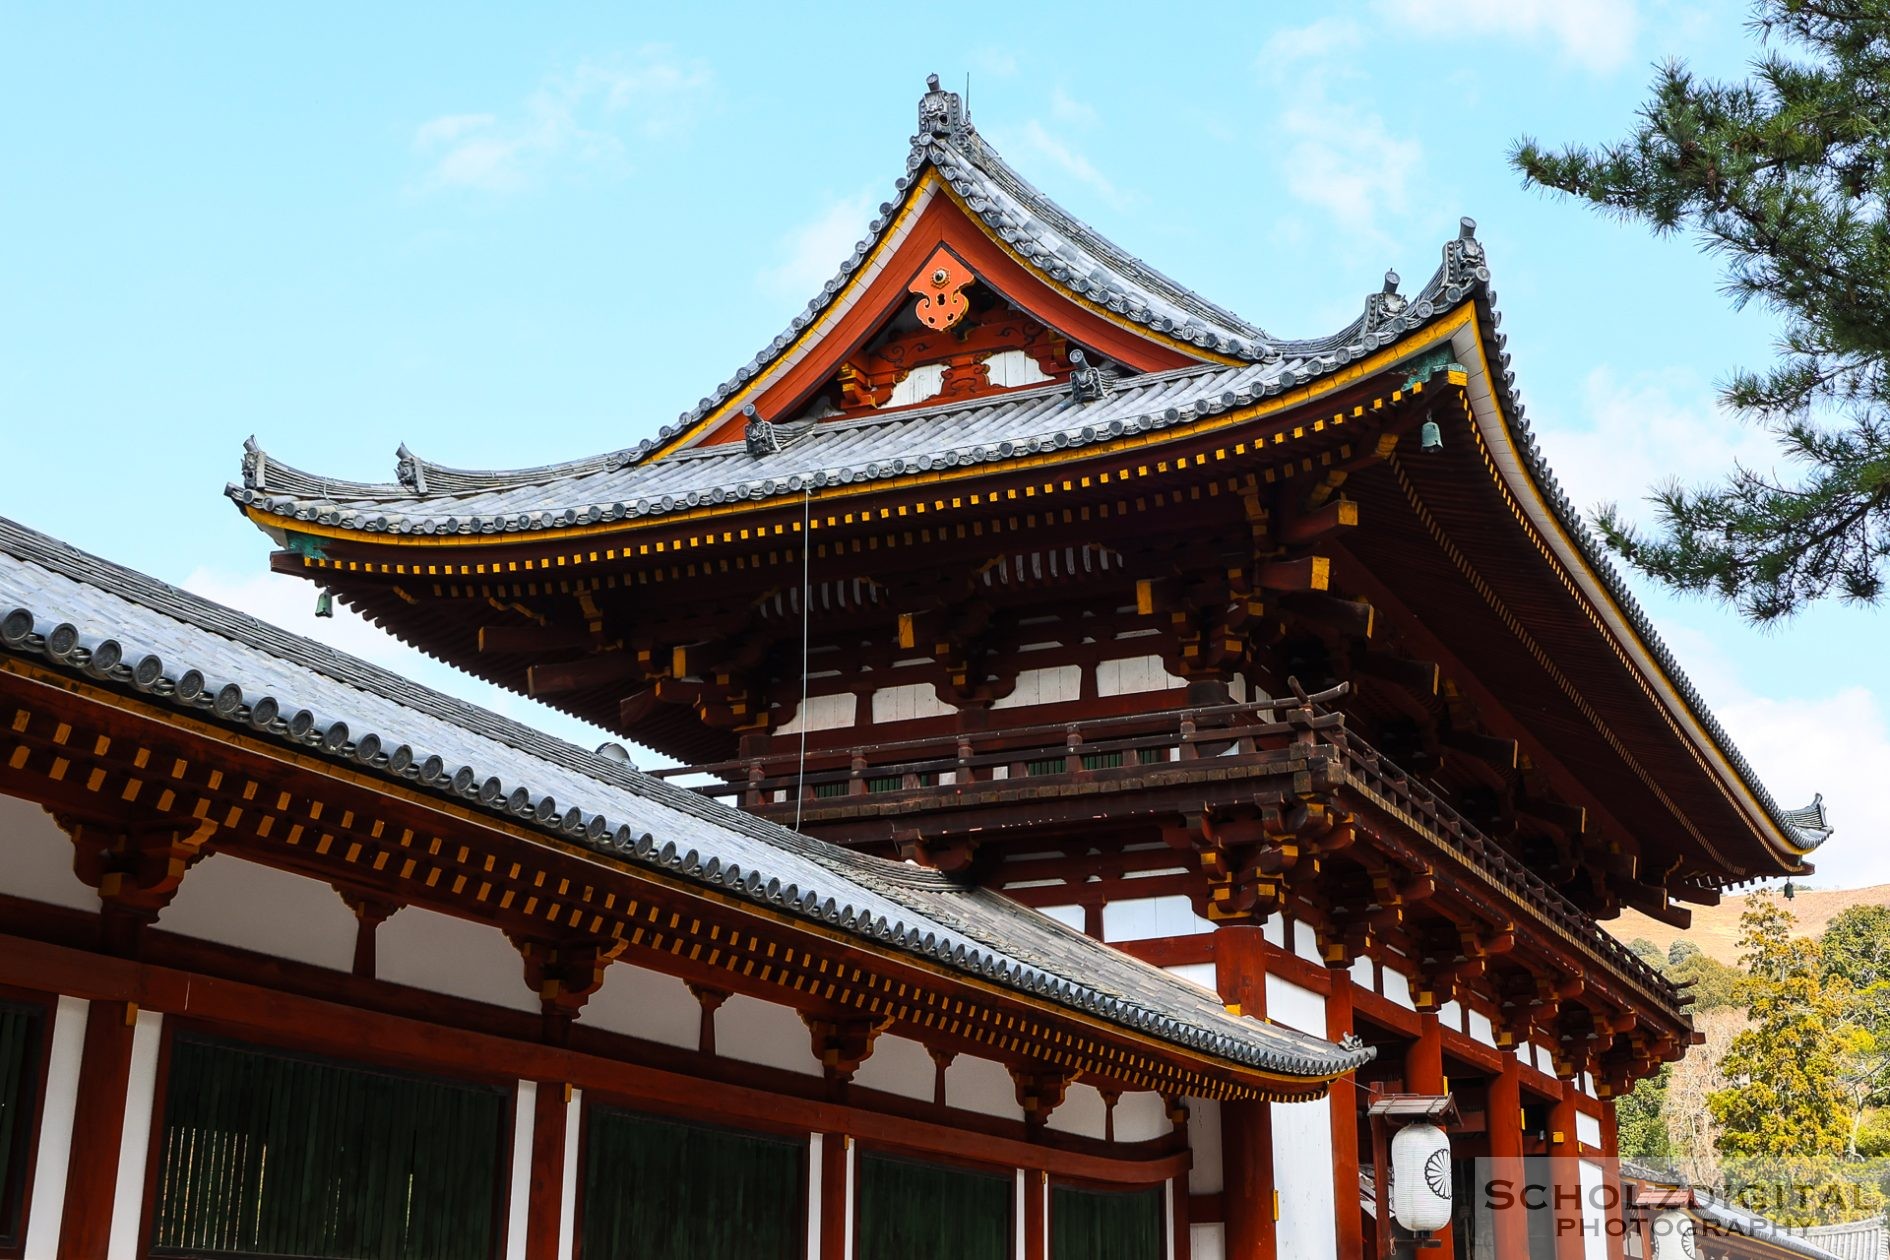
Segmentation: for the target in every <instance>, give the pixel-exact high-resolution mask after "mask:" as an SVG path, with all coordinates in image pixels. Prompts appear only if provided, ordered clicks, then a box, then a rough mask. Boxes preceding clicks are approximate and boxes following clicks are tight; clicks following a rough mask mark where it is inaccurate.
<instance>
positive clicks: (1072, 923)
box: [1037, 906, 1088, 932]
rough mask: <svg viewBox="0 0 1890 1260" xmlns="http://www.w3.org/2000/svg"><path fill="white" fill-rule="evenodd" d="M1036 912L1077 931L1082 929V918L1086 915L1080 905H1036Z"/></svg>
mask: <svg viewBox="0 0 1890 1260" xmlns="http://www.w3.org/2000/svg"><path fill="white" fill-rule="evenodd" d="M1037 913H1038V914H1041V915H1043V916H1044V917H1046V918H1050V919H1055V920H1056V921H1057V922H1058V923H1061V924H1062V925H1063V926H1064V927H1068V928H1075V929H1076V930H1077V931H1079V932H1080V931H1082V930H1083V920H1084V919H1085V918H1087V917H1088V916H1087V913H1086V912H1085V911H1084V909H1083V907H1081V906H1038V907H1037Z"/></svg>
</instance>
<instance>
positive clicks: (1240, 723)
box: [652, 684, 1681, 1008]
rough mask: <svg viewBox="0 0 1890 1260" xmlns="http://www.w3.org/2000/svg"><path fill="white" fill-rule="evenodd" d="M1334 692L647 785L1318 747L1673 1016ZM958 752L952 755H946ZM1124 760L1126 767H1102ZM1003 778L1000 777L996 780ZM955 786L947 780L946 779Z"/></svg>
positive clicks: (924, 772)
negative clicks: (1380, 743)
mask: <svg viewBox="0 0 1890 1260" xmlns="http://www.w3.org/2000/svg"><path fill="white" fill-rule="evenodd" d="M1345 691H1346V686H1345V684H1340V685H1339V686H1338V687H1335V688H1332V689H1331V690H1329V691H1323V692H1318V693H1315V694H1307V693H1304V692H1296V694H1294V695H1290V696H1286V697H1282V698H1278V699H1270V700H1257V701H1253V702H1251V703H1246V704H1220V705H1207V706H1200V707H1195V708H1185V709H1168V710H1163V711H1160V712H1155V713H1137V714H1127V715H1122V716H1117V717H1104V718H1090V719H1086V720H1083V721H1079V722H1068V723H1054V724H1044V725H1037V726H1026V727H1008V728H1000V729H996V730H989V731H965V732H961V733H959V734H957V735H956V736H954V737H951V739H950V740H941V739H938V738H933V739H923V740H904V741H894V742H888V743H881V744H862V745H858V746H855V747H851V748H844V749H825V750H821V751H819V752H817V753H813V752H810V753H809V755H808V762H809V764H808V766H807V767H806V768H803V767H802V764H801V760H800V757H799V755H798V754H797V753H780V754H773V755H770V756H766V757H750V758H744V759H740V760H735V761H723V762H716V763H714V764H711V765H700V766H679V767H675V768H672V769H666V770H657V771H653V772H652V773H654V774H656V775H658V776H660V777H665V778H675V777H680V776H685V775H688V776H697V775H708V776H713V777H715V778H717V779H719V780H720V781H719V782H713V783H706V784H698V785H694V786H693V788H692V790H693V791H696V792H699V793H701V794H703V795H705V796H712V797H739V798H740V799H741V801H742V804H743V805H744V806H745V807H746V808H748V809H751V810H755V811H757V812H760V813H764V814H766V813H770V812H774V811H778V810H787V809H789V808H790V807H792V806H793V805H794V803H795V801H796V797H797V796H798V797H799V798H800V800H801V803H802V804H803V805H805V804H812V803H813V802H815V801H828V802H837V798H841V797H846V798H855V797H863V796H875V795H880V794H889V793H894V792H907V791H921V790H932V789H935V788H937V787H939V786H943V785H946V784H952V785H967V784H975V783H983V782H991V781H994V780H1006V779H1011V780H1015V779H1036V778H1044V779H1045V780H1046V782H1050V781H1054V780H1055V779H1058V778H1063V777H1065V776H1093V775H1094V774H1095V772H1096V771H1097V770H1098V769H1106V768H1114V766H1115V765H1117V764H1119V765H1122V766H1125V767H1126V766H1135V765H1139V766H1143V767H1155V766H1171V767H1172V766H1178V765H1179V764H1180V763H1186V762H1189V761H1194V760H1197V759H1203V758H1208V757H1214V758H1226V757H1242V758H1249V759H1252V758H1258V759H1260V760H1262V761H1265V760H1268V759H1270V758H1271V757H1273V756H1276V755H1280V754H1283V753H1289V752H1291V751H1292V750H1294V749H1296V748H1301V747H1314V746H1323V747H1325V748H1327V749H1330V750H1331V752H1332V754H1333V755H1334V756H1336V757H1337V758H1339V759H1340V760H1341V761H1342V763H1343V764H1344V767H1345V770H1346V773H1347V774H1348V776H1350V777H1351V778H1352V779H1353V780H1354V781H1356V782H1357V783H1359V784H1360V785H1361V786H1362V787H1364V788H1366V789H1368V790H1369V791H1371V792H1373V793H1374V794H1376V795H1377V796H1379V797H1380V798H1381V799H1383V800H1385V801H1387V802H1388V803H1390V804H1392V805H1393V806H1395V807H1396V808H1397V809H1398V810H1400V811H1401V812H1403V813H1404V814H1406V815H1408V816H1410V817H1411V818H1413V819H1415V820H1417V821H1418V822H1419V824H1420V825H1422V826H1423V827H1424V828H1426V829H1428V830H1430V831H1432V832H1433V833H1434V834H1435V835H1436V836H1437V837H1438V838H1439V839H1441V840H1443V841H1445V842H1447V843H1448V844H1449V845H1450V846H1451V847H1453V848H1455V849H1457V850H1458V851H1460V852H1461V853H1463V854H1465V855H1466V856H1467V857H1468V858H1469V859H1471V860H1472V861H1473V862H1474V863H1475V865H1476V866H1478V868H1479V869H1481V870H1482V871H1483V872H1484V873H1485V874H1486V875H1488V876H1489V877H1490V878H1491V879H1492V880H1493V881H1494V882H1495V883H1497V884H1498V885H1500V886H1501V887H1502V888H1503V889H1504V890H1506V891H1507V892H1508V893H1509V894H1510V895H1511V896H1512V897H1514V898H1516V899H1517V900H1518V901H1520V902H1522V903H1524V904H1526V905H1528V906H1530V907H1532V908H1534V909H1535V910H1536V911H1537V912H1538V913H1539V914H1540V915H1541V916H1542V917H1544V918H1545V919H1547V920H1548V921H1550V922H1551V923H1553V924H1555V925H1556V926H1557V927H1559V928H1561V929H1562V930H1563V932H1565V933H1566V934H1567V936H1568V937H1569V939H1570V941H1571V942H1572V943H1574V944H1576V945H1577V946H1579V947H1581V948H1583V949H1585V950H1586V951H1587V952H1588V953H1590V954H1591V955H1592V956H1595V957H1597V958H1599V959H1600V960H1601V961H1603V962H1605V963H1607V964H1608V965H1609V966H1610V967H1611V968H1613V969H1614V970H1615V972H1616V973H1617V974H1619V975H1622V976H1624V977H1626V978H1628V979H1630V980H1632V981H1634V982H1635V983H1637V984H1638V985H1639V987H1641V988H1642V989H1643V990H1645V991H1647V992H1649V993H1650V994H1652V995H1653V996H1655V997H1658V998H1661V999H1664V1000H1665V1001H1666V1002H1667V1003H1668V1004H1669V1005H1670V1006H1674V1007H1676V1008H1677V1007H1678V1006H1679V1005H1680V1002H1681V995H1680V990H1679V989H1678V988H1676V987H1675V986H1674V984H1673V982H1672V981H1670V980H1668V979H1667V978H1666V977H1665V976H1663V975H1662V974H1661V973H1660V972H1659V971H1657V970H1655V969H1654V968H1653V967H1651V966H1649V965H1648V964H1647V963H1646V962H1644V961H1643V960H1642V959H1641V958H1640V957H1639V956H1638V955H1637V954H1635V953H1634V951H1632V950H1630V949H1629V948H1628V947H1627V946H1626V945H1623V944H1622V943H1621V942H1620V941H1617V940H1616V939H1615V938H1614V937H1612V936H1610V935H1609V934H1608V933H1607V932H1605V931H1604V930H1602V928H1601V926H1600V924H1599V923H1597V922H1596V920H1595V919H1594V918H1593V917H1592V916H1590V915H1589V914H1587V913H1586V912H1585V911H1583V910H1582V909H1581V908H1580V907H1578V906H1576V905H1575V904H1574V903H1573V902H1572V901H1570V900H1569V899H1568V898H1567V897H1566V896H1564V895H1563V894H1562V893H1561V892H1560V891H1559V890H1558V889H1556V888H1555V887H1554V886H1553V885H1551V884H1550V883H1549V882H1548V881H1547V880H1545V879H1543V878H1542V877H1541V876H1540V875H1538V874H1537V873H1536V872H1534V871H1532V870H1530V869H1529V868H1528V867H1527V866H1526V865H1524V864H1523V862H1522V861H1521V860H1520V859H1518V858H1517V857H1516V856H1515V855H1514V854H1512V853H1511V852H1509V850H1507V849H1505V848H1503V846H1502V845H1500V844H1498V843H1497V842H1496V841H1495V840H1493V839H1491V838H1490V837H1489V836H1486V835H1485V834H1484V833H1483V832H1482V831H1481V830H1479V829H1478V828H1477V827H1476V826H1475V825H1474V824H1473V823H1471V822H1470V821H1469V820H1468V819H1466V818H1464V817H1463V815H1461V814H1459V813H1458V812H1457V811H1456V810H1455V809H1453V808H1452V807H1451V806H1450V804H1449V803H1448V802H1446V801H1445V800H1444V799H1443V797H1442V796H1440V795H1439V794H1438V793H1437V792H1436V791H1435V790H1433V789H1432V788H1431V787H1429V786H1428V785H1426V784H1425V783H1423V782H1422V781H1420V780H1418V779H1416V778H1413V777H1412V776H1411V775H1409V774H1407V773H1406V772H1405V771H1404V770H1402V769H1400V768H1399V767H1398V766H1397V765H1396V764H1394V763H1393V762H1392V761H1391V760H1390V759H1389V758H1387V757H1385V756H1384V755H1383V754H1381V753H1379V752H1378V750H1377V749H1375V748H1373V747H1372V746H1371V745H1370V744H1367V743H1366V742H1365V741H1364V740H1362V739H1360V738H1359V737H1358V736H1357V735H1356V734H1355V733H1353V732H1352V731H1350V730H1348V729H1347V728H1346V725H1345V715H1344V714H1343V713H1340V712H1337V711H1334V710H1331V709H1328V708H1327V707H1325V706H1326V704H1327V703H1328V702H1330V701H1332V700H1335V699H1337V698H1339V697H1340V696H1342V695H1344V694H1345ZM947 744H955V746H954V747H953V749H952V751H951V752H950V753H949V754H945V753H942V752H941V746H942V745H947ZM1118 754H1119V755H1120V757H1121V760H1120V762H1119V763H1117V762H1109V763H1108V764H1107V765H1098V764H1097V763H1098V762H1108V761H1109V759H1110V758H1112V757H1115V756H1116V755H1118ZM1000 772H1001V773H1000ZM946 775H950V776H951V778H950V779H949V780H948V779H946V778H945V777H944V776H946Z"/></svg>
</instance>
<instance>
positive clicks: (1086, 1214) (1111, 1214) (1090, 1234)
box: [1050, 1186, 1167, 1260]
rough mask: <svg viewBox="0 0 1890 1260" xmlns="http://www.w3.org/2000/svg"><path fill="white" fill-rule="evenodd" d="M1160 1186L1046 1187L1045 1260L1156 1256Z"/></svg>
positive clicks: (1162, 1250) (1161, 1249)
mask: <svg viewBox="0 0 1890 1260" xmlns="http://www.w3.org/2000/svg"><path fill="white" fill-rule="evenodd" d="M1166 1215H1167V1214H1166V1212H1165V1211H1164V1205H1163V1203H1162V1190H1161V1187H1160V1186H1156V1187H1154V1188H1152V1189H1148V1190H1130V1191H1121V1190H1078V1189H1076V1188H1074V1187H1072V1186H1052V1187H1051V1188H1050V1260H1161V1258H1162V1256H1163V1255H1165V1254H1167V1248H1166V1247H1165V1246H1164V1245H1163V1242H1162V1227H1163V1225H1164V1224H1165V1223H1166V1220H1165V1218H1166Z"/></svg>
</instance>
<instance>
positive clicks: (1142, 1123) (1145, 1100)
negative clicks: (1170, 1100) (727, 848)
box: [1116, 1090, 1174, 1142]
mask: <svg viewBox="0 0 1890 1260" xmlns="http://www.w3.org/2000/svg"><path fill="white" fill-rule="evenodd" d="M1173 1130H1174V1125H1172V1124H1170V1123H1169V1121H1168V1108H1167V1107H1166V1106H1165V1105H1164V1104H1163V1103H1162V1096H1161V1095H1160V1094H1157V1093H1155V1092H1153V1091H1152V1090H1151V1091H1143V1092H1140V1093H1134V1094H1124V1095H1122V1097H1120V1098H1118V1099H1116V1141H1118V1142H1147V1141H1151V1140H1153V1139H1155V1138H1159V1137H1167V1136H1168V1135H1169V1133H1171V1132H1172V1131H1173Z"/></svg>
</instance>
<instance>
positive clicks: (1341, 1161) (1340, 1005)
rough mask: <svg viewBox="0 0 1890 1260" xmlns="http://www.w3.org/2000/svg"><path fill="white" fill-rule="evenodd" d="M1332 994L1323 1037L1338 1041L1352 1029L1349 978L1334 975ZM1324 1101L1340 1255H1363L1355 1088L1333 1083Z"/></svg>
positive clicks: (1341, 1080)
mask: <svg viewBox="0 0 1890 1260" xmlns="http://www.w3.org/2000/svg"><path fill="white" fill-rule="evenodd" d="M1331 976H1332V992H1331V993H1330V994H1329V995H1328V996H1327V997H1326V1037H1327V1038H1328V1039H1329V1040H1331V1041H1335V1042H1336V1041H1339V1040H1340V1039H1342V1038H1344V1037H1345V1036H1347V1035H1348V1034H1349V1033H1351V1032H1352V1031H1353V1029H1352V975H1351V973H1350V972H1349V971H1333V972H1332V973H1331ZM1327 1101H1328V1102H1329V1104H1330V1106H1331V1109H1332V1204H1333V1212H1334V1214H1335V1216H1336V1218H1337V1220H1336V1225H1337V1233H1336V1234H1334V1238H1335V1239H1336V1240H1337V1242H1338V1246H1339V1254H1340V1255H1342V1256H1362V1255H1364V1254H1365V1217H1364V1213H1363V1212H1362V1211H1361V1210H1360V1209H1359V1200H1358V1191H1359V1184H1358V1173H1359V1168H1358V1163H1359V1153H1358V1084H1357V1082H1355V1081H1354V1080H1353V1079H1352V1078H1351V1077H1349V1076H1344V1077H1340V1078H1339V1079H1338V1080H1336V1081H1334V1082H1332V1087H1331V1090H1330V1092H1329V1093H1328V1094H1327Z"/></svg>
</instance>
